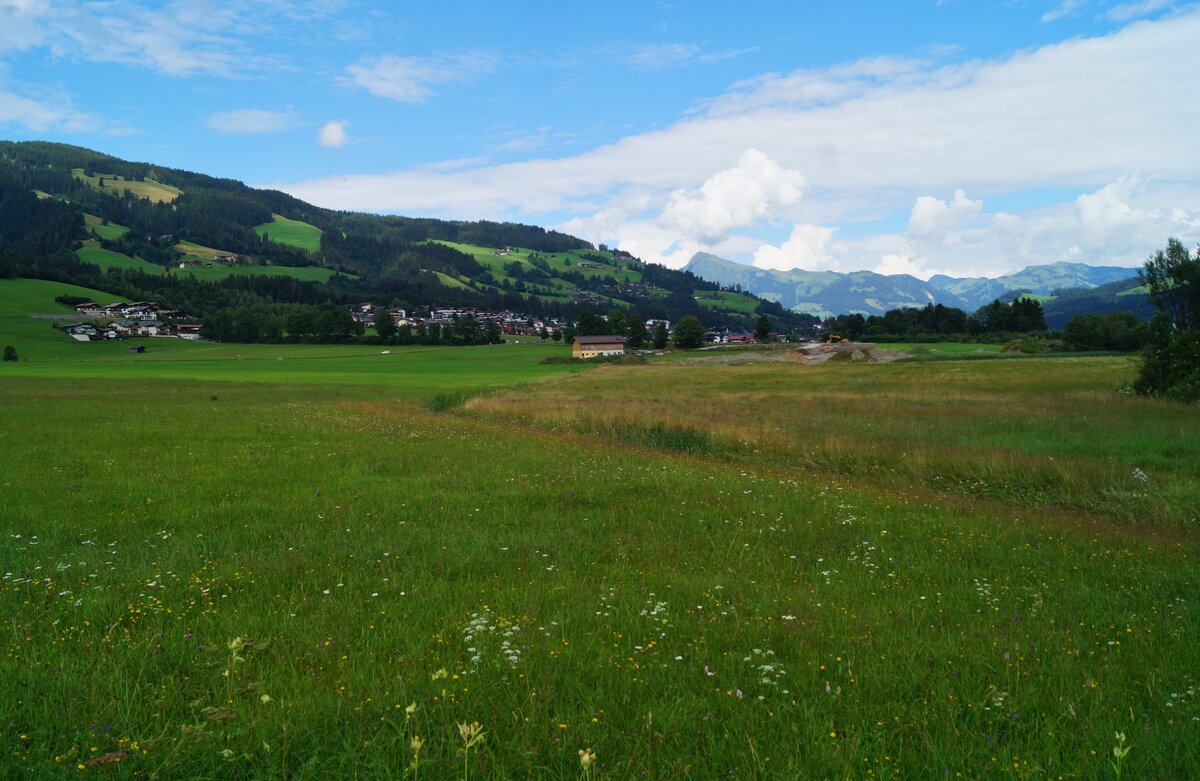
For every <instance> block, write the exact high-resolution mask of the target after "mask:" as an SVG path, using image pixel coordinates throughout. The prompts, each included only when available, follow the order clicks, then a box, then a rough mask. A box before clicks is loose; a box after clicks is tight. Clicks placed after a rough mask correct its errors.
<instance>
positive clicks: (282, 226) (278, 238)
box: [254, 214, 324, 252]
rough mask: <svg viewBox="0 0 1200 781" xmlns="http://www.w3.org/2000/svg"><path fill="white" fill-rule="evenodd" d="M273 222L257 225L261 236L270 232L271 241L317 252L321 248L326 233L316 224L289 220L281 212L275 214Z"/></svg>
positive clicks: (256, 228)
mask: <svg viewBox="0 0 1200 781" xmlns="http://www.w3.org/2000/svg"><path fill="white" fill-rule="evenodd" d="M273 216H274V219H273V220H272V221H271V222H266V223H263V224H262V225H257V226H255V228H254V230H255V231H256V232H257V233H258V235H259V236H262V235H263V234H269V235H270V237H271V241H275V242H278V243H280V244H287V245H288V246H291V247H299V248H300V249H302V250H307V251H309V252H316V251H317V250H319V249H321V234H322V233H324V231H322V230H321V229H320V228H318V227H316V226H315V225H309V224H308V223H307V222H301V221H300V220H289V219H288V218H287V217H284V216H283V215H281V214H276V215H273Z"/></svg>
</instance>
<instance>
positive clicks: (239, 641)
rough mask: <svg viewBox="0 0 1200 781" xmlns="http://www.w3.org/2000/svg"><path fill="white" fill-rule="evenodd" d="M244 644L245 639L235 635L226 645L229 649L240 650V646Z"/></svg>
mask: <svg viewBox="0 0 1200 781" xmlns="http://www.w3.org/2000/svg"><path fill="white" fill-rule="evenodd" d="M245 644H246V641H245V640H244V639H243V638H241V637H235V638H233V639H232V640H230V641H229V643H228V647H229V650H230V651H240V650H242V646H244V645H245Z"/></svg>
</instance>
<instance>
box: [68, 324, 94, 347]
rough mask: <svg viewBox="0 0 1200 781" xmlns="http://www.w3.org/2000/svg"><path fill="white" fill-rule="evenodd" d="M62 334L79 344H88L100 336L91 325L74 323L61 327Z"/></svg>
mask: <svg viewBox="0 0 1200 781" xmlns="http://www.w3.org/2000/svg"><path fill="white" fill-rule="evenodd" d="M63 332H64V333H66V334H69V335H70V337H71V338H72V339H74V340H76V341H79V342H90V341H91V340H92V339H94V338H97V337H99V336H100V332H99V331H97V330H96V326H94V325H92V324H91V323H76V324H75V325H68V326H64V327H63Z"/></svg>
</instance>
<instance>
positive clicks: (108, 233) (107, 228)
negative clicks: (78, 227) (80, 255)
mask: <svg viewBox="0 0 1200 781" xmlns="http://www.w3.org/2000/svg"><path fill="white" fill-rule="evenodd" d="M83 222H84V224H85V225H87V230H88V231H89V232H90V233H93V234H95V236H96V238H100V239H108V240H109V241H112V240H113V239H119V238H121V237H122V236H124V235H125V234H126V233H128V232H129V228H126V227H125V226H124V225H117V224H116V223H115V222H105V221H104V220H103V219H101V218H100V217H97V216H96V215H94V214H85V215H83Z"/></svg>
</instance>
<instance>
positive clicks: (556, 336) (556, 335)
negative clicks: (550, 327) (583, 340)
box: [550, 328, 563, 342]
mask: <svg viewBox="0 0 1200 781" xmlns="http://www.w3.org/2000/svg"><path fill="white" fill-rule="evenodd" d="M550 337H551V338H552V339H554V341H556V342H561V341H562V338H563V334H562V330H561V329H559V328H555V329H554V333H552V334H550Z"/></svg>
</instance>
